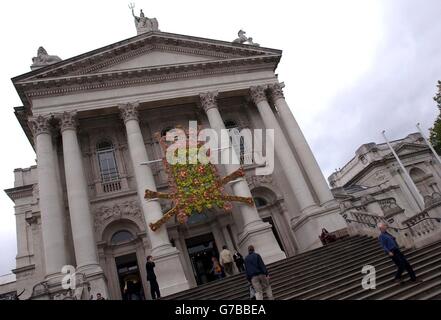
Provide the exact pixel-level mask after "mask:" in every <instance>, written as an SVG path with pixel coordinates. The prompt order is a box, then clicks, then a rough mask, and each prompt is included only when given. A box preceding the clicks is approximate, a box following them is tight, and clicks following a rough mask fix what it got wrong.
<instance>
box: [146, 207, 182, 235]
mask: <svg viewBox="0 0 441 320" xmlns="http://www.w3.org/2000/svg"><path fill="white" fill-rule="evenodd" d="M177 213H178V207H177V206H174V207H173V208H171V209H170V210H168V211H167V212H166V213H165V214H164V215H163V216H162V218H161V219H159V220H158V221H156V222H155V223H150V224H149V227H150V229H152V230H153V231H156V230H158V229H159V228H160V227H161V226H162V225H163V224H164V223H166V222H167V221H168V220H169V219H170V218H171V217H173V216H174V215H176V214H177Z"/></svg>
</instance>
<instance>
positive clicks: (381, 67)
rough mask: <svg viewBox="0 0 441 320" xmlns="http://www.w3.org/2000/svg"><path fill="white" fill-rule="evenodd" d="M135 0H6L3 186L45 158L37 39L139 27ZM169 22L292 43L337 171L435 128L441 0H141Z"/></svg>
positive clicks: (289, 53) (83, 38)
mask: <svg viewBox="0 0 441 320" xmlns="http://www.w3.org/2000/svg"><path fill="white" fill-rule="evenodd" d="M128 2H129V1H125V0H118V1H117V0H106V1H104V0H103V1H96V0H93V1H92V0H87V1H86V0H76V1H60V0H56V1H55V0H54V1H49V0H39V1H22V0H14V1H2V2H1V4H0V30H1V35H2V48H3V49H2V50H1V53H0V70H1V76H0V92H1V97H2V106H1V108H0V119H1V126H0V130H1V134H0V141H1V146H2V151H3V157H2V158H1V160H0V161H1V165H0V182H1V185H0V187H1V189H6V188H10V187H13V184H14V181H13V180H14V179H13V178H14V176H13V169H14V168H18V167H28V166H30V165H33V164H35V153H34V152H33V150H32V148H31V146H30V144H29V142H28V141H27V139H26V137H25V135H24V133H23V132H22V129H21V127H20V126H19V124H18V122H17V120H16V118H15V116H14V114H13V107H15V106H19V105H21V102H20V100H19V98H18V95H17V94H16V92H15V90H14V88H13V86H12V83H11V81H10V78H12V77H14V76H17V75H19V74H22V73H25V72H28V71H29V70H30V69H29V66H30V64H31V63H32V61H31V58H32V57H33V56H35V55H36V53H37V48H38V47H39V46H41V45H42V46H44V47H45V48H46V50H47V51H48V53H49V54H55V55H58V56H60V57H61V58H70V57H72V56H75V55H78V54H81V53H84V52H87V51H90V50H93V49H96V48H98V47H102V46H105V45H107V44H111V43H114V42H117V41H120V40H123V39H126V38H129V37H132V36H134V35H136V30H135V26H134V23H133V18H132V16H131V13H130V10H129V9H128V7H127V4H128ZM140 8H143V9H144V12H145V14H146V16H147V17H156V18H157V19H158V21H159V28H160V30H162V31H166V32H172V33H180V34H186V35H192V36H200V37H206V38H213V39H219V40H226V41H231V40H233V39H235V38H236V36H237V31H238V30H239V29H243V30H245V31H246V32H247V35H248V36H251V37H253V39H254V41H255V42H258V43H260V44H261V45H262V46H265V47H271V48H277V49H282V50H283V57H282V60H281V62H280V64H279V68H278V71H277V72H278V74H279V80H280V81H284V82H285V84H286V87H285V96H286V98H287V101H288V104H289V105H290V107H291V109H292V111H293V113H294V115H295V117H296V118H297V120H298V122H299V124H300V126H301V128H302V129H303V131H304V133H305V136H306V137H307V139H308V141H309V143H310V145H311V147H312V149H313V151H314V154H315V155H316V157H317V159H318V162H319V164H320V166H321V168H322V170H323V172H324V174H325V176H326V177H328V176H329V175H330V174H331V173H332V172H333V171H334V169H335V168H338V167H342V166H343V165H344V164H345V163H346V162H347V161H349V160H350V159H351V158H352V157H353V155H354V151H355V149H357V148H358V147H359V146H360V145H361V144H363V143H367V142H383V140H382V138H381V135H380V131H381V130H383V129H386V130H387V132H388V135H389V138H390V139H399V138H402V137H404V136H406V135H407V134H409V133H411V132H414V131H416V128H415V123H416V122H421V124H422V126H423V128H425V129H428V128H429V127H430V126H431V125H432V123H433V121H434V119H435V117H436V115H437V112H438V111H437V109H436V104H435V102H434V101H433V100H432V97H433V96H434V94H435V91H436V81H437V80H438V79H441V46H440V39H441V19H440V17H441V1H438V0H422V1H415V0H396V1H376V0H366V1H353V0H348V1H343V0H342V1H339V0H333V1H330V0H323V1H318V0H317V1H313V0H303V1H292V0H291V1H276V0H272V1H267V0H265V1H258V0H253V1H237V0H236V1H233V0H230V1H226V0H223V1H209V0H201V1H196V0H187V1H178V0H173V1H172V0H161V1H146V0H138V1H136V9H135V10H136V11H137V12H138V10H139V9H140ZM0 253H1V257H0V275H1V274H5V273H9V272H10V270H11V269H12V268H14V267H15V255H16V239H15V218H14V208H13V203H12V201H11V200H10V199H9V198H8V197H7V196H6V195H5V194H4V193H0Z"/></svg>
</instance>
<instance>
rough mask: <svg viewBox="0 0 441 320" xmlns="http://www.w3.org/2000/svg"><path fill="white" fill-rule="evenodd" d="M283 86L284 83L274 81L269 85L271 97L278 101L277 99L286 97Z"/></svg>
mask: <svg viewBox="0 0 441 320" xmlns="http://www.w3.org/2000/svg"><path fill="white" fill-rule="evenodd" d="M283 87H284V85H283V84H282V83H279V82H277V83H273V84H270V85H269V86H268V89H269V92H270V95H271V99H272V100H273V101H276V100H277V99H285V96H284V95H283Z"/></svg>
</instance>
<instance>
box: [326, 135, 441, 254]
mask: <svg viewBox="0 0 441 320" xmlns="http://www.w3.org/2000/svg"><path fill="white" fill-rule="evenodd" d="M390 145H391V147H392V148H393V149H394V151H395V153H396V154H397V156H398V157H399V159H400V161H401V163H402V164H403V167H404V170H406V171H407V174H406V173H405V172H404V171H403V168H402V167H400V165H399V163H398V161H397V159H396V158H395V157H394V155H393V154H392V152H391V150H390V148H389V147H388V146H387V144H386V143H379V144H377V143H374V142H371V143H366V144H363V145H362V146H360V147H359V148H358V149H357V150H356V152H355V156H354V157H353V158H352V159H351V160H350V161H349V162H348V163H347V164H345V165H344V166H343V167H342V168H341V169H339V170H338V171H336V172H334V173H333V174H332V175H331V176H330V177H329V178H328V180H329V183H330V185H331V186H332V187H333V189H332V192H333V194H334V195H335V197H336V199H337V200H338V201H339V202H340V205H341V214H342V216H343V217H344V218H345V220H346V221H347V223H348V231H349V233H350V234H366V235H371V236H377V235H378V230H377V228H376V225H377V224H378V223H379V222H386V223H388V224H389V225H390V226H391V227H392V228H393V229H391V230H392V231H391V232H393V233H394V234H395V236H396V237H397V239H398V241H399V242H400V244H401V245H403V246H406V247H421V246H423V245H425V244H428V243H431V242H433V241H435V240H439V239H440V238H441V224H440V222H441V189H440V188H441V164H440V163H439V161H438V160H437V159H436V157H435V155H434V154H433V153H432V151H431V150H430V148H429V146H428V145H427V144H426V142H425V141H424V137H423V136H422V135H421V134H420V133H412V134H409V135H408V136H407V137H405V138H403V139H399V140H396V141H391V143H390Z"/></svg>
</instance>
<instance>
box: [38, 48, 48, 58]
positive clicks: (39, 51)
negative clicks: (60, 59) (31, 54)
mask: <svg viewBox="0 0 441 320" xmlns="http://www.w3.org/2000/svg"><path fill="white" fill-rule="evenodd" d="M44 55H47V51H46V49H44V48H43V47H39V48H38V51H37V56H38V57H41V56H44Z"/></svg>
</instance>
